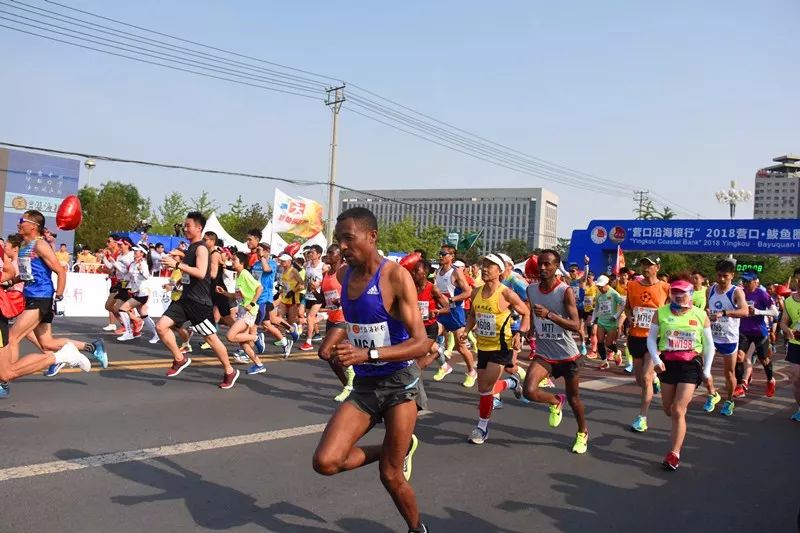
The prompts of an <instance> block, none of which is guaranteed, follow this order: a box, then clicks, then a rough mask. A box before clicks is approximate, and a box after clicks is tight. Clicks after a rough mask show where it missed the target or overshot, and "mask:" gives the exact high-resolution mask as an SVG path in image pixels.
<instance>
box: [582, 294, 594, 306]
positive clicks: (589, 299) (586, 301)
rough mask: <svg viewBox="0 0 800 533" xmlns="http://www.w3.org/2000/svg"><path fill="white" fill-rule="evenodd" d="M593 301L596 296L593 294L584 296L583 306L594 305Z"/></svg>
mask: <svg viewBox="0 0 800 533" xmlns="http://www.w3.org/2000/svg"><path fill="white" fill-rule="evenodd" d="M593 303H594V297H593V296H584V297H583V307H584V308H587V307H592V304H593Z"/></svg>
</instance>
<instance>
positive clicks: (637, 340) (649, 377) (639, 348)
mask: <svg viewBox="0 0 800 533" xmlns="http://www.w3.org/2000/svg"><path fill="white" fill-rule="evenodd" d="M639 262H640V263H641V265H642V272H643V273H644V276H643V278H642V279H641V280H633V281H629V282H628V299H627V301H626V302H625V315H626V316H627V317H628V321H629V322H630V328H629V331H628V351H629V352H630V354H631V357H633V371H634V375H635V376H636V383H637V385H639V387H641V389H642V394H641V399H642V401H641V405H640V409H639V415H638V416H637V417H636V419H635V420H634V421H633V423H632V424H631V429H633V430H634V431H638V432H643V431H647V410H648V409H649V408H650V402H652V401H653V394H654V393H658V392H659V388H660V381H659V379H658V377H657V376H656V375H655V372H653V364H652V360H651V358H650V357H647V335H648V333H649V331H650V324H652V323H653V316H654V315H655V313H656V310H657V309H658V308H659V307H662V306H663V305H665V304H666V303H667V302H668V301H669V284H668V283H665V282H663V281H660V280H659V279H658V269H659V267H660V265H661V259H659V258H658V257H650V256H648V257H644V258H642V259H641V260H640V261H639Z"/></svg>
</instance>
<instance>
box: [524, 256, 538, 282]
mask: <svg viewBox="0 0 800 533" xmlns="http://www.w3.org/2000/svg"><path fill="white" fill-rule="evenodd" d="M525 277H526V278H528V279H536V278H538V277H539V260H538V259H537V258H536V256H535V255H532V256H530V257H529V258H528V260H527V261H525Z"/></svg>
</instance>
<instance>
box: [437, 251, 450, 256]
mask: <svg viewBox="0 0 800 533" xmlns="http://www.w3.org/2000/svg"><path fill="white" fill-rule="evenodd" d="M446 255H450V252H439V257H444V256H446Z"/></svg>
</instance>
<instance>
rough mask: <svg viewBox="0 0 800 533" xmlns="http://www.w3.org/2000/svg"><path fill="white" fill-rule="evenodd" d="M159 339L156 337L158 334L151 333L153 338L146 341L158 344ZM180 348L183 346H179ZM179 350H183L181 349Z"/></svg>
mask: <svg viewBox="0 0 800 533" xmlns="http://www.w3.org/2000/svg"><path fill="white" fill-rule="evenodd" d="M160 340H161V339H159V338H158V335H153V338H152V339H150V340H149V341H147V342H149V343H150V344H158V341H160ZM181 348H183V346H181ZM181 351H183V350H182V349H181Z"/></svg>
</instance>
